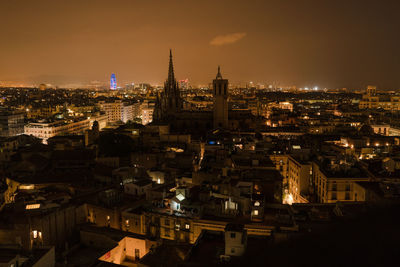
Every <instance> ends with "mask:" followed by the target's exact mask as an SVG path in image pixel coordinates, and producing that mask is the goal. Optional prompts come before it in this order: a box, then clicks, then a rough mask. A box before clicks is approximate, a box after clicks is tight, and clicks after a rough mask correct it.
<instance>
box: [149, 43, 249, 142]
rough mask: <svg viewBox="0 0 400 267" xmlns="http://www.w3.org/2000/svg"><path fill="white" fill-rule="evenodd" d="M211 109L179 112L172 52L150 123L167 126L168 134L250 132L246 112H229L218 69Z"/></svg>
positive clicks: (227, 95) (224, 80) (180, 103)
mask: <svg viewBox="0 0 400 267" xmlns="http://www.w3.org/2000/svg"><path fill="white" fill-rule="evenodd" d="M213 96H214V107H213V110H212V111H192V110H184V109H183V100H182V98H181V95H180V89H179V84H178V82H177V81H176V79H175V74H174V65H173V60H172V51H171V50H170V55H169V68H168V78H167V80H166V81H165V83H164V90H163V92H162V93H161V94H160V95H158V96H157V99H156V105H155V108H154V113H153V124H169V125H170V130H171V132H181V133H191V134H196V135H202V134H204V133H207V132H209V131H210V130H213V129H216V128H223V129H226V130H233V131H235V130H250V129H254V127H253V125H252V123H253V122H254V121H255V120H254V116H253V115H252V114H251V112H250V111H249V110H229V106H228V97H229V93H228V80H227V79H223V78H222V74H221V70H220V67H218V73H217V75H216V77H215V79H214V80H213Z"/></svg>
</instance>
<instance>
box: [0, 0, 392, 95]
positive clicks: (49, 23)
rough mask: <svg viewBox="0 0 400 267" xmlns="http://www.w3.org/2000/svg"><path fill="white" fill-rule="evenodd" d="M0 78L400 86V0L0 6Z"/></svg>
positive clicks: (81, 1) (126, 0)
mask: <svg viewBox="0 0 400 267" xmlns="http://www.w3.org/2000/svg"><path fill="white" fill-rule="evenodd" d="M0 14H1V15H0V35H1V37H2V38H1V41H0V80H3V81H10V80H12V81H26V82H35V83H41V82H46V83H54V84H58V85H63V84H67V83H77V82H82V83H86V82H89V81H92V80H98V81H102V82H105V81H107V80H108V79H109V77H110V75H111V73H116V75H117V80H118V82H119V83H120V84H121V83H122V82H130V81H132V82H149V83H161V82H162V81H163V80H164V79H165V78H166V76H167V70H168V56H169V49H170V48H172V49H173V54H174V61H175V70H176V76H177V78H178V79H184V78H189V79H190V80H191V82H192V84H199V83H202V84H207V83H209V82H210V81H211V80H212V79H213V78H214V77H215V74H216V71H217V66H218V65H221V69H222V74H223V76H224V78H225V77H226V78H228V79H230V81H232V82H246V81H253V82H268V83H271V82H278V83H279V84H280V85H297V86H298V87H303V86H319V87H328V88H338V87H347V88H364V87H365V86H366V85H368V84H374V85H377V86H378V88H382V89H398V88H400V15H399V14H400V1H398V0H397V1H396V0H393V1H389V0H379V1H378V0H375V1H370V0H291V1H289V0H276V1H268V0H261V1H252V0H247V1H244V0H243V1H234V0H227V1H222V0H212V1H208V0H201V1H199V0H193V1H191V0H185V1H183V0H182V1H169V0H160V1H153V0H142V1H139V0H109V1H103V0H93V1H86V0H68V1H55V0H24V1H22V0H19V1H17V0H15V1H11V0H1V1H0Z"/></svg>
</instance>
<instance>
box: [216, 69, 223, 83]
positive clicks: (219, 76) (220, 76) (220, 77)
mask: <svg viewBox="0 0 400 267" xmlns="http://www.w3.org/2000/svg"><path fill="white" fill-rule="evenodd" d="M216 79H217V80H218V79H222V75H221V68H220V66H219V65H218V73H217V77H216Z"/></svg>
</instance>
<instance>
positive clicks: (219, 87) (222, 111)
mask: <svg viewBox="0 0 400 267" xmlns="http://www.w3.org/2000/svg"><path fill="white" fill-rule="evenodd" d="M213 90H214V128H217V127H222V128H228V80H226V79H223V78H222V75H221V70H220V67H219V66H218V73H217V77H216V78H215V79H214V80H213Z"/></svg>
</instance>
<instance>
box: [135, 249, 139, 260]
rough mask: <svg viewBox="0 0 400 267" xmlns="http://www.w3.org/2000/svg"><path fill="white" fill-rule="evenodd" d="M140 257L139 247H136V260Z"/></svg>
mask: <svg viewBox="0 0 400 267" xmlns="http://www.w3.org/2000/svg"><path fill="white" fill-rule="evenodd" d="M138 259H140V250H139V249H138V248H135V260H138Z"/></svg>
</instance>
